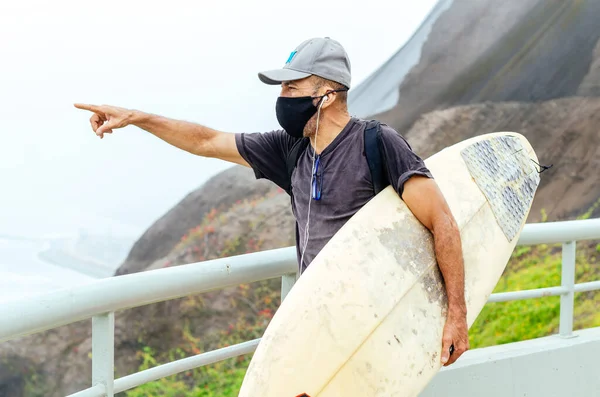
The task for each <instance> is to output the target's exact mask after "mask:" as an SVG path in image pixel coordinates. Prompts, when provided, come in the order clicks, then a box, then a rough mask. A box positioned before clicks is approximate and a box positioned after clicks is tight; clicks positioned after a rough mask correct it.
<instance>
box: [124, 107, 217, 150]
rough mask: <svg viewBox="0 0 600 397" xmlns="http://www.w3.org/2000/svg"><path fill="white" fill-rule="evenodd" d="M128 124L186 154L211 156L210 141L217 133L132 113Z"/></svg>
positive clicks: (161, 118)
mask: <svg viewBox="0 0 600 397" xmlns="http://www.w3.org/2000/svg"><path fill="white" fill-rule="evenodd" d="M130 117H131V122H130V124H132V125H135V126H137V127H139V128H141V129H143V130H146V131H148V132H150V133H151V134H153V135H155V136H156V137H158V138H160V139H162V140H163V141H165V142H167V143H169V144H171V145H173V146H176V147H178V148H180V149H182V150H185V151H187V152H190V153H193V154H196V155H199V156H209V155H211V145H210V142H211V139H213V138H214V137H215V136H216V135H217V134H218V131H216V130H213V129H211V128H208V127H204V126H202V125H199V124H195V123H191V122H187V121H181V120H174V119H169V118H166V117H162V116H157V115H153V114H148V113H143V112H140V111H132V114H131V116H130Z"/></svg>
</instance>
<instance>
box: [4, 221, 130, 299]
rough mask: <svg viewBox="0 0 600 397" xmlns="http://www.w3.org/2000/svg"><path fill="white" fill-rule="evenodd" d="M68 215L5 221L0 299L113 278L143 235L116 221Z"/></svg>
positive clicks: (21, 296)
mask: <svg viewBox="0 0 600 397" xmlns="http://www.w3.org/2000/svg"><path fill="white" fill-rule="evenodd" d="M61 215H62V214H61ZM3 218H4V219H3V220H4V221H7V220H8V217H3ZM21 219H22V220H23V221H25V220H27V219H26V218H21ZM61 219H62V220H61ZM64 219H65V218H64V217H62V218H59V217H48V216H46V217H43V218H41V217H40V218H36V222H35V223H34V224H30V225H28V224H27V222H20V223H19V224H16V223H15V222H13V223H12V225H9V223H8V222H0V303H2V302H6V301H8V300H15V299H23V298H26V297H29V296H33V295H41V294H44V293H47V292H49V291H52V290H56V289H61V288H66V287H73V286H79V285H84V284H86V283H89V282H93V281H94V280H97V279H99V278H104V277H111V276H112V275H113V274H114V272H115V270H116V269H117V268H118V266H119V265H120V264H121V263H122V262H123V260H124V259H125V258H126V256H127V254H128V252H129V250H130V248H131V246H132V245H133V243H134V242H135V240H136V238H137V235H136V231H135V230H133V229H132V228H128V227H123V226H122V225H120V224H119V223H118V222H113V221H111V220H106V219H100V218H98V217H93V216H84V215H83V214H79V216H78V217H77V219H76V220H72V221H71V222H70V223H69V222H64ZM71 219H73V218H71ZM30 223H32V222H30ZM10 226H13V227H10Z"/></svg>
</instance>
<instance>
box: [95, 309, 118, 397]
mask: <svg viewBox="0 0 600 397" xmlns="http://www.w3.org/2000/svg"><path fill="white" fill-rule="evenodd" d="M114 368H115V313H114V312H110V313H103V314H99V315H97V316H94V317H93V318H92V386H94V385H97V384H102V385H104V387H105V390H106V394H105V396H107V397H113V396H114V382H115V372H114Z"/></svg>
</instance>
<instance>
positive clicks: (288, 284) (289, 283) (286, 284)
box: [281, 273, 296, 302]
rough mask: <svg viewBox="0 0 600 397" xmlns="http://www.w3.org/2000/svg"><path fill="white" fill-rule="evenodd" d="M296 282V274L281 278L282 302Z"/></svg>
mask: <svg viewBox="0 0 600 397" xmlns="http://www.w3.org/2000/svg"><path fill="white" fill-rule="evenodd" d="M295 282H296V273H289V274H285V275H283V276H282V277H281V301H282V302H283V300H284V299H285V297H286V296H287V294H288V293H289V292H290V290H291V289H292V287H293V286H294V283H295Z"/></svg>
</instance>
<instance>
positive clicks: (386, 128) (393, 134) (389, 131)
mask: <svg viewBox="0 0 600 397" xmlns="http://www.w3.org/2000/svg"><path fill="white" fill-rule="evenodd" d="M356 122H357V124H358V125H360V126H361V130H364V128H366V127H367V125H368V124H369V123H371V122H377V123H378V124H379V126H380V131H381V137H382V138H383V139H384V140H385V141H390V139H392V140H394V139H396V140H397V139H398V138H400V139H401V140H403V141H406V139H405V138H404V137H403V136H402V134H400V133H399V132H398V131H396V130H395V129H394V128H393V127H392V126H390V125H388V124H386V123H384V122H382V121H380V120H377V119H361V118H356Z"/></svg>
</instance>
